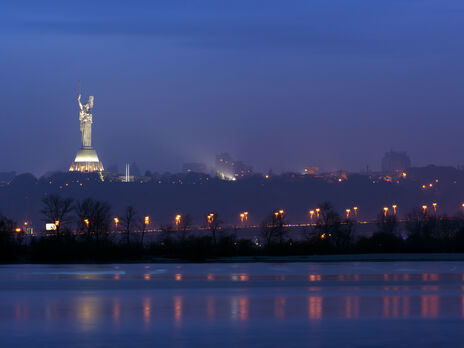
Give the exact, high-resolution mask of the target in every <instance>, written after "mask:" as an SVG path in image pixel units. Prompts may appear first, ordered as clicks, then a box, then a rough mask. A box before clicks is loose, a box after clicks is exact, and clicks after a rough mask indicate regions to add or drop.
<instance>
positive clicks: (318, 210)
mask: <svg viewBox="0 0 464 348" xmlns="http://www.w3.org/2000/svg"><path fill="white" fill-rule="evenodd" d="M320 211H321V209H319V208H316V217H317V218H318V219H319V212H320Z"/></svg>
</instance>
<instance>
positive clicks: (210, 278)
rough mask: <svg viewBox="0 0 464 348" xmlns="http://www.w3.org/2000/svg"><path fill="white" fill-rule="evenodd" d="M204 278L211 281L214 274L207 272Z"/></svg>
mask: <svg viewBox="0 0 464 348" xmlns="http://www.w3.org/2000/svg"><path fill="white" fill-rule="evenodd" d="M206 280H208V281H210V282H212V281H213V280H214V274H212V273H208V274H207V275H206Z"/></svg>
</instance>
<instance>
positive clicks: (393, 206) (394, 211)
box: [392, 204, 398, 215]
mask: <svg viewBox="0 0 464 348" xmlns="http://www.w3.org/2000/svg"><path fill="white" fill-rule="evenodd" d="M392 208H393V214H394V215H396V208H398V206H397V205H396V204H393V205H392Z"/></svg>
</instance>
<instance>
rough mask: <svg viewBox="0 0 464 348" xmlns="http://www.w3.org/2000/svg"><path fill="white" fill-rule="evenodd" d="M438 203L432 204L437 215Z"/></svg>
mask: <svg viewBox="0 0 464 348" xmlns="http://www.w3.org/2000/svg"><path fill="white" fill-rule="evenodd" d="M437 205H438V204H437V203H432V206H433V212H434V213H435V214H436V213H437Z"/></svg>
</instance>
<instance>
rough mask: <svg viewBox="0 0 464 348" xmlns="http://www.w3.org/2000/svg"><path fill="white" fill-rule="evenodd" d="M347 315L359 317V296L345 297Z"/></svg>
mask: <svg viewBox="0 0 464 348" xmlns="http://www.w3.org/2000/svg"><path fill="white" fill-rule="evenodd" d="M345 317H346V318H358V317H359V296H347V297H345Z"/></svg>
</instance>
